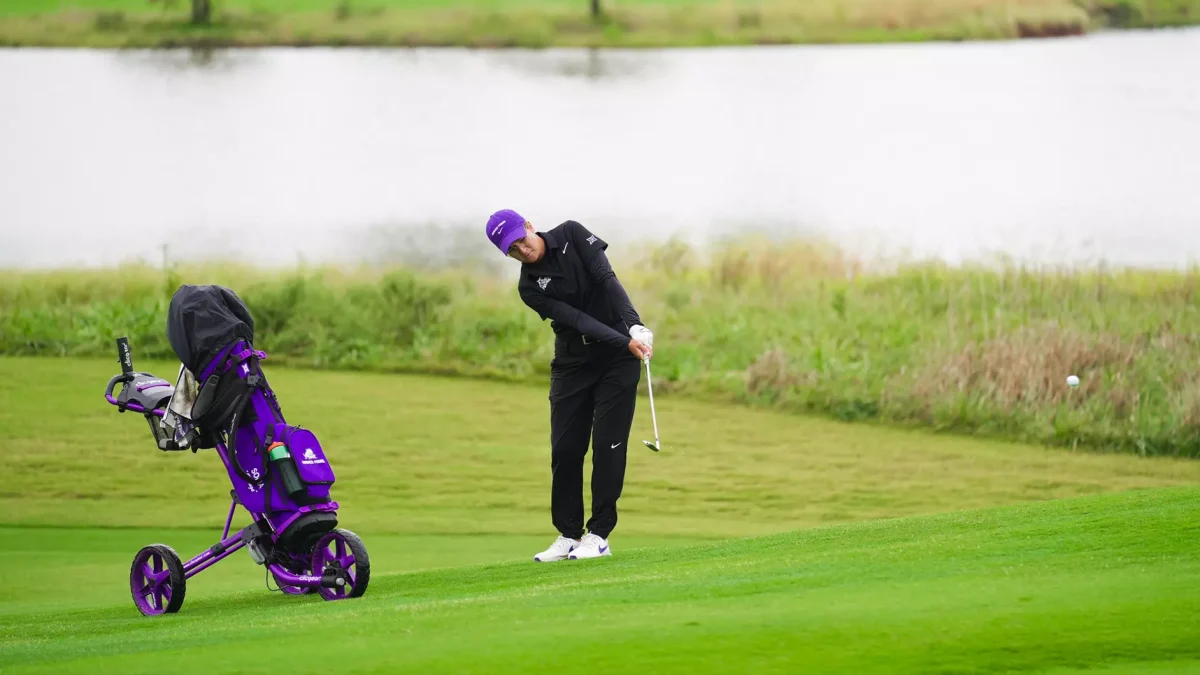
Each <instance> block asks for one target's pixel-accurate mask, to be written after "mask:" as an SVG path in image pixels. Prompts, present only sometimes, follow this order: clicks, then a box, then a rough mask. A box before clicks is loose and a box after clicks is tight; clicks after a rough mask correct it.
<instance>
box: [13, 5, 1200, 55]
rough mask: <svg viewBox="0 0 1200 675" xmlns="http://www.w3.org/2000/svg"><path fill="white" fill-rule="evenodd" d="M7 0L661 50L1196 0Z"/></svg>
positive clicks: (188, 37)
mask: <svg viewBox="0 0 1200 675" xmlns="http://www.w3.org/2000/svg"><path fill="white" fill-rule="evenodd" d="M215 5H216V8H217V9H216V14H215V16H214V18H213V19H212V20H211V21H210V22H209V23H208V24H206V25H192V24H191V23H190V16H191V14H190V3H189V2H187V0H174V1H164V0H156V1H150V0H10V1H9V2H6V3H3V5H2V6H0V45H9V46H34V45H37V46H91V47H170V46H188V45H190V46H261V45H380V46H383V45H389V46H476V47H501V46H506V47H518V46H519V47H549V46H611V47H618V46H619V47H659V46H697V45H738V44H785V43H838V42H895V41H926V40H972V39H1005V38H1017V37H1043V36H1057V35H1077V34H1081V33H1085V32H1088V31H1091V30H1094V29H1097V28H1101V27H1116V28H1134V27H1153V26H1180V25H1190V24H1194V23H1196V22H1197V21H1200V0H937V1H936V2H927V1H925V0H816V1H806V0H759V1H755V0H644V1H643V0H624V1H618V0H604V1H602V7H603V8H604V13H603V15H602V16H601V17H600V18H599V19H598V20H594V19H593V18H592V17H591V16H590V14H589V5H588V3H587V2H586V1H585V0H525V1H523V2H515V3H501V2H500V1H499V0H475V1H473V2H472V1H471V0H417V1H416V2H400V1H399V0H290V1H288V0H228V1H225V2H222V1H220V0H218V1H217V2H216V3H215Z"/></svg>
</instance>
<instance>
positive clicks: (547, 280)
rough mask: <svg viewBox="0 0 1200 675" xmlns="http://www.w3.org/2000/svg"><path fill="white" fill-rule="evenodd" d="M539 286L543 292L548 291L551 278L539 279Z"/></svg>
mask: <svg viewBox="0 0 1200 675" xmlns="http://www.w3.org/2000/svg"><path fill="white" fill-rule="evenodd" d="M537 284H538V288H541V289H542V290H543V291H544V290H546V287H547V286H549V285H550V277H542V278H540V279H538V282H537Z"/></svg>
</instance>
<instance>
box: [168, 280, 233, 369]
mask: <svg viewBox="0 0 1200 675" xmlns="http://www.w3.org/2000/svg"><path fill="white" fill-rule="evenodd" d="M238 339H245V340H248V341H250V342H251V343H253V342H254V319H253V317H251V316H250V310H249V309H247V308H246V305H245V303H243V302H242V299H241V298H239V297H238V296H237V294H236V293H234V292H233V291H231V290H229V289H228V288H225V287H224V286H212V285H209V286H192V285H189V284H184V285H182V286H180V287H179V290H177V291H175V295H174V296H172V297H171V306H170V307H169V308H168V309H167V341H168V342H170V343H171V349H174V350H175V355H176V356H178V357H179V362H180V363H182V364H183V365H184V367H185V368H187V369H188V370H190V371H192V374H194V375H195V376H196V377H199V376H200V372H201V371H202V370H203V369H204V366H205V365H207V364H208V361H209V360H210V359H212V358H213V357H214V356H216V355H217V352H219V351H221V349H222V348H224V347H225V346H227V345H228V344H229V343H231V342H233V341H235V340H238Z"/></svg>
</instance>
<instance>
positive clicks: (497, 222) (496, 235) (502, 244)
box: [487, 209, 525, 255]
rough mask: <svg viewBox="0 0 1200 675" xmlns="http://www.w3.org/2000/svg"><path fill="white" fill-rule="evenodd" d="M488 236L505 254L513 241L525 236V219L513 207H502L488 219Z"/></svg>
mask: <svg viewBox="0 0 1200 675" xmlns="http://www.w3.org/2000/svg"><path fill="white" fill-rule="evenodd" d="M487 236H488V239H490V240H491V242H492V243H493V244H495V245H496V248H498V249H500V252H501V253H503V254H504V255H508V249H509V247H510V246H512V245H513V242H514V241H516V240H518V239H520V238H521V237H524V236H525V219H524V218H522V217H521V214H519V213H517V212H516V211H513V210H512V209H501V210H499V211H497V212H495V213H493V214H492V216H491V217H490V218H488V221H487Z"/></svg>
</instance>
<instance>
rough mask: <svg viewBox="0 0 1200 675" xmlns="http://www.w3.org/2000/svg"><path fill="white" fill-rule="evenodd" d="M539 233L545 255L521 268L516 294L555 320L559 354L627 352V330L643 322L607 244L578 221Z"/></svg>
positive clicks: (538, 311)
mask: <svg viewBox="0 0 1200 675" xmlns="http://www.w3.org/2000/svg"><path fill="white" fill-rule="evenodd" d="M538 234H539V235H541V237H542V239H544V240H545V241H546V254H545V255H544V256H542V259H541V260H539V261H537V262H536V263H532V264H529V263H526V264H523V265H521V279H520V281H518V282H517V290H518V292H519V293H520V295H521V300H522V301H524V302H525V304H526V305H528V306H529V308H530V309H532V310H533V311H535V312H537V313H538V316H540V317H542V319H543V320H545V319H550V320H551V323H550V327H551V328H552V329H553V330H554V334H555V352H556V353H560V354H561V353H562V351H563V348H564V347H566V346H571V345H579V344H590V343H593V342H598V343H602V344H606V345H611V346H613V347H621V348H625V347H627V346H628V345H629V341H630V340H631V339H632V338H630V337H629V329H630V328H631V327H633V326H635V325H638V324H641V323H642V319H641V317H639V316H638V313H637V311H636V310H635V309H634V308H633V303H632V302H630V300H629V295H628V294H626V293H625V289H624V288H623V287H622V286H621V282H620V281H618V280H617V275H616V273H615V272H613V269H612V267H611V266H610V265H609V262H608V256H607V255H605V253H604V250H605V249H607V248H608V244H607V243H605V242H604V240H602V239H600V238H599V237H597V236H596V235H594V234H592V233H591V232H589V231H588V230H587V228H585V227H584V226H583V225H580V224H579V223H577V222H575V221H574V220H568V221H566V222H564V223H563V224H561V225H559V226H558V227H555V228H553V229H551V230H550V231H549V232H538Z"/></svg>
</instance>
